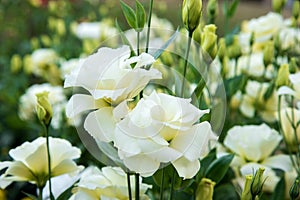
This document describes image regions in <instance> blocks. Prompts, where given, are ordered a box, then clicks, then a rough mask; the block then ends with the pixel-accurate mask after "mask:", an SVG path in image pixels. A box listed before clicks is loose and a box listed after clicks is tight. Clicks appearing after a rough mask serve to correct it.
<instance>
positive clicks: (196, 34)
mask: <svg viewBox="0 0 300 200" xmlns="http://www.w3.org/2000/svg"><path fill="white" fill-rule="evenodd" d="M201 27H202V26H201V25H200V26H198V27H197V28H196V29H195V31H194V33H193V40H194V41H196V42H197V43H198V44H201Z"/></svg>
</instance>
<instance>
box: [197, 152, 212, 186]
mask: <svg viewBox="0 0 300 200" xmlns="http://www.w3.org/2000/svg"><path fill="white" fill-rule="evenodd" d="M216 152H217V151H216V148H214V149H212V150H210V152H209V153H208V154H207V156H205V157H204V158H203V159H202V160H201V161H200V163H201V167H200V170H199V172H198V173H197V175H196V181H197V182H200V180H201V179H202V178H203V177H204V176H205V174H206V170H207V169H208V166H209V165H210V164H211V163H212V162H213V161H214V160H215V159H216V158H217V156H216Z"/></svg>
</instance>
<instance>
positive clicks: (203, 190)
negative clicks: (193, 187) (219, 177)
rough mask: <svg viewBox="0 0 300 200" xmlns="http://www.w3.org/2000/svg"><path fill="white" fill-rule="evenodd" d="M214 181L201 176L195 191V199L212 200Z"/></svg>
mask: <svg viewBox="0 0 300 200" xmlns="http://www.w3.org/2000/svg"><path fill="white" fill-rule="evenodd" d="M215 185H216V183H215V182H213V181H212V180H210V179H208V178H202V179H201V181H200V183H199V185H198V188H197V193H196V200H204V199H205V200H212V199H213V193H214V187H215Z"/></svg>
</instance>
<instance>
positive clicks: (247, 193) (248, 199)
mask: <svg viewBox="0 0 300 200" xmlns="http://www.w3.org/2000/svg"><path fill="white" fill-rule="evenodd" d="M245 178H246V182H245V185H244V190H243V192H242V198H241V200H252V194H251V183H252V179H253V176H252V175H246V177H245Z"/></svg>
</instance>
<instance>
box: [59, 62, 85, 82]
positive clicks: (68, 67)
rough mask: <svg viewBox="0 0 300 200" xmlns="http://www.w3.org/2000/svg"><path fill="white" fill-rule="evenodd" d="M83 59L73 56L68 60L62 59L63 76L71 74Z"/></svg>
mask: <svg viewBox="0 0 300 200" xmlns="http://www.w3.org/2000/svg"><path fill="white" fill-rule="evenodd" d="M80 62H81V59H80V58H72V59H70V60H67V61H62V62H61V64H60V65H61V67H60V71H61V78H62V79H65V78H66V76H67V75H69V74H71V72H72V71H73V70H74V69H75V68H76V67H77V66H78V65H80Z"/></svg>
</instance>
